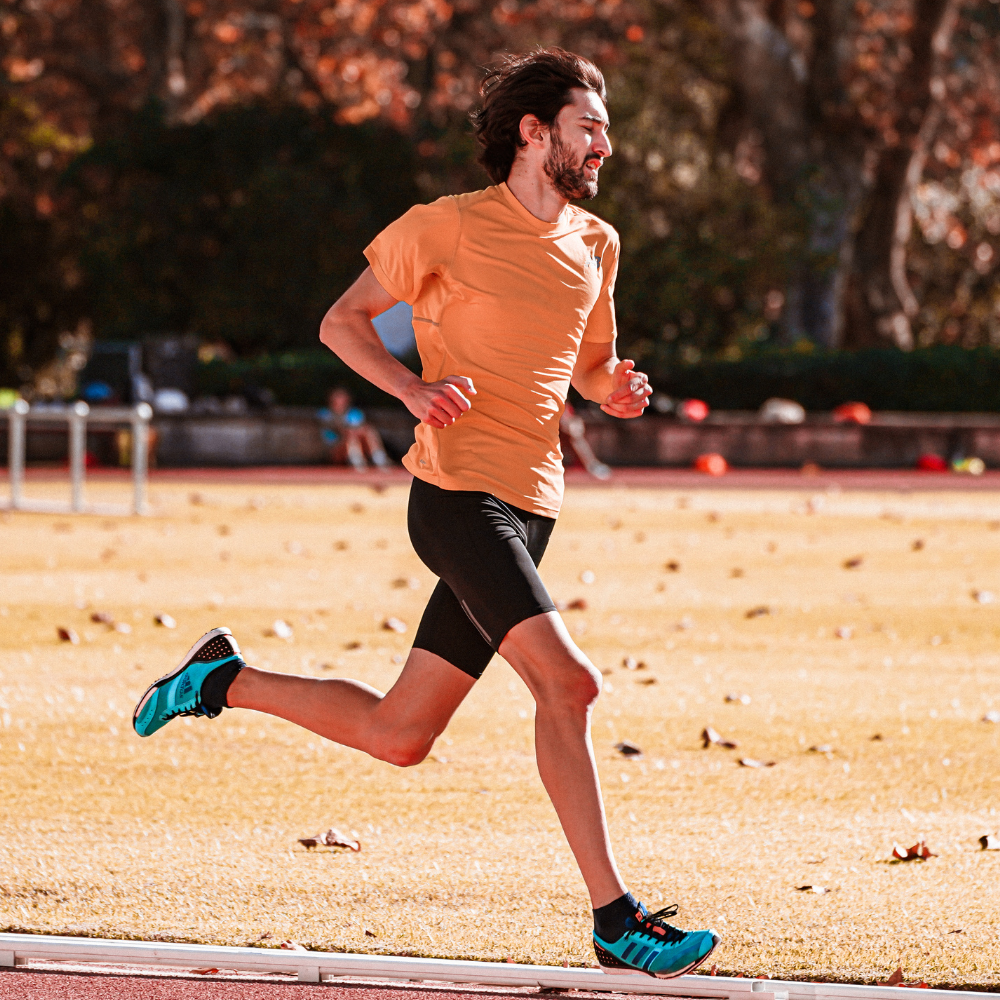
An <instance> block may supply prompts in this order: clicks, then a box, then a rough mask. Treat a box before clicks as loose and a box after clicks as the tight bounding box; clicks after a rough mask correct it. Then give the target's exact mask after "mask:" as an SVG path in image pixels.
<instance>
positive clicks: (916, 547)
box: [910, 538, 926, 552]
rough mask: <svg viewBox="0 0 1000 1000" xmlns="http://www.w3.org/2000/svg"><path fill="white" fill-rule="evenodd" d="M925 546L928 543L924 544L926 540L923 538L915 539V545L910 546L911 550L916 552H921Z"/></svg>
mask: <svg viewBox="0 0 1000 1000" xmlns="http://www.w3.org/2000/svg"><path fill="white" fill-rule="evenodd" d="M925 544H926V543H925V542H924V540H923V539H922V538H915V539H914V540H913V544H912V545H911V546H910V548H911V549H912V550H913V551H914V552H919V551H920V550H921V549H922V548H923V547H924V545H925Z"/></svg>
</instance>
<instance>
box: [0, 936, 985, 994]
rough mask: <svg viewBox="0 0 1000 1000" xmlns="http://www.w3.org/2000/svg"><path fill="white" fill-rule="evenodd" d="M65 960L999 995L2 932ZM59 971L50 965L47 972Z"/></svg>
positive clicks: (548, 981) (606, 983) (702, 990)
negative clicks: (663, 976) (661, 976)
mask: <svg viewBox="0 0 1000 1000" xmlns="http://www.w3.org/2000/svg"><path fill="white" fill-rule="evenodd" d="M52 962H66V963H72V964H74V965H85V964H86V963H98V964H100V965H109V964H110V965H114V966H116V969H115V971H116V972H118V973H119V974H120V973H121V971H122V970H121V968H117V967H119V966H121V965H125V966H129V967H132V968H135V967H141V966H157V967H159V968H171V967H172V968H176V969H201V970H204V969H206V968H214V969H219V970H227V971H230V970H232V971H243V972H257V973H272V974H273V973H282V974H285V975H292V976H297V977H298V979H299V981H300V982H310V983H319V982H327V981H330V980H335V979H346V980H353V979H375V980H381V981H390V982H392V981H397V982H432V983H478V984H480V985H484V986H515V987H522V988H523V987H528V986H531V987H538V986H540V987H543V988H549V989H559V990H585V991H587V992H605V993H606V992H613V993H644V994H658V995H660V996H675V997H688V998H694V1000H995V994H989V993H985V992H983V993H973V992H966V991H962V992H952V991H950V990H937V989H926V988H924V989H916V988H913V987H906V986H888V985H884V986H883V985H871V986H854V985H848V984H844V983H807V982H790V981H783V980H780V979H764V980H761V979H743V978H736V979H733V978H729V977H727V976H706V975H700V976H699V975H695V976H678V977H677V978H676V979H654V978H652V977H651V976H634V975H624V976H623V975H606V974H605V973H603V972H600V971H599V970H597V969H579V968H574V969H570V968H564V967H562V966H548V965H518V964H515V963H508V962H470V961H455V960H451V959H440V958H398V957H394V956H388V955H352V954H343V953H338V952H322V951H306V950H305V949H301V950H294V951H283V950H281V949H278V948H225V947H213V946H208V945H194V944H167V943H163V942H158V941H112V940H107V939H100V938H73V937H50V936H48V935H44V934H0V967H4V966H6V967H8V968H10V967H13V966H18V965H31V964H33V963H34V964H38V963H52ZM48 969H49V971H52V969H51V966H49V967H48Z"/></svg>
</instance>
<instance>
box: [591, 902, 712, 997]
mask: <svg viewBox="0 0 1000 1000" xmlns="http://www.w3.org/2000/svg"><path fill="white" fill-rule="evenodd" d="M676 913H677V905H676V904H674V905H673V906H667V907H664V909H662V910H657V911H656V913H647V911H646V907H645V906H643V905H642V903H640V904H639V909H638V910H637V911H636V913H635V916H633V917H629V918H628V919H627V920H626V921H625V926H626V928H627V930H626V931H625V933H624V934H623V935H622V936H621V937H620V938H619V939H618V940H617V941H604V940H602V939H601V938H599V937H598V936H597V933H596V932H595V933H594V951H595V952H597V961H598V962H599V963H600V965H601V968H602V969H603V970H604V971H605V972H607V973H609V974H611V975H617V976H620V975H647V976H654V977H655V978H657V979H672V978H673V977H674V976H683V975H684V973H685V972H690V971H691V970H692V969H693V968H695V967H696V966H698V965H701V963H702V962H704V961H705V959H706V958H708V956H709V955H711V954H712V950H713V949H714V948H715V946H716V945H717V944H718V943H719V935H718V934H716V933H715V931H712V930H708V931H682V930H681V929H680V928H679V927H674V926H673V925H672V924H668V923H665V922H664V919H663V918H664V917H672V916H675V915H676Z"/></svg>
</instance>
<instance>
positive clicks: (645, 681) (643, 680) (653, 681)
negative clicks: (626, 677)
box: [636, 677, 658, 686]
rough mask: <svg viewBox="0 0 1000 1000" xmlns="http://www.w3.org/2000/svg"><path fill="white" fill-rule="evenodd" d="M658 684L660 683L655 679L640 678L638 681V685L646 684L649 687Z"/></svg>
mask: <svg viewBox="0 0 1000 1000" xmlns="http://www.w3.org/2000/svg"><path fill="white" fill-rule="evenodd" d="M657 683H658V681H657V680H656V678H655V677H639V678H637V679H636V684H645V685H647V686H648V685H650V684H657Z"/></svg>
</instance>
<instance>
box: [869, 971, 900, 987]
mask: <svg viewBox="0 0 1000 1000" xmlns="http://www.w3.org/2000/svg"><path fill="white" fill-rule="evenodd" d="M902 982H903V967H902V966H899V968H898V969H896V971H895V972H894V973H893V974H892V975H891V976H890V977H889V978H888V979H887V980H886V981H885V982H884V983H877V984H876V985H877V986H900V985H902Z"/></svg>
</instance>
